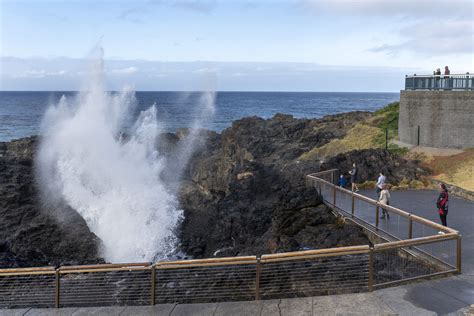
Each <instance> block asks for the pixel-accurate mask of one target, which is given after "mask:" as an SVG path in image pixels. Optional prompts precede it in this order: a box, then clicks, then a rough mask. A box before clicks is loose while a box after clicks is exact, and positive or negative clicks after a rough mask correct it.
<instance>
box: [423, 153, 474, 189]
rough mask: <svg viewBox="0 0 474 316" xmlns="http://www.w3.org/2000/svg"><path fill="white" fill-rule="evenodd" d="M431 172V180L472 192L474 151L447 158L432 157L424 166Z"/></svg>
mask: <svg viewBox="0 0 474 316" xmlns="http://www.w3.org/2000/svg"><path fill="white" fill-rule="evenodd" d="M425 165H426V167H428V168H430V169H431V170H433V174H434V176H433V178H434V179H437V180H441V181H444V182H447V183H450V184H454V185H456V186H458V187H461V188H463V189H466V190H470V191H474V149H468V150H466V151H465V152H463V153H461V154H458V155H454V156H448V157H436V156H435V157H434V158H433V160H431V161H430V162H428V163H426V164H425Z"/></svg>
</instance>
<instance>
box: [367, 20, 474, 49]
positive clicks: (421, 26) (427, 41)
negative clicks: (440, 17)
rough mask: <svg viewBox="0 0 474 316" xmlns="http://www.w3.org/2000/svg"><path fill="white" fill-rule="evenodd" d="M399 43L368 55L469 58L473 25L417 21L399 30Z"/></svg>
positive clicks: (463, 21)
mask: <svg viewBox="0 0 474 316" xmlns="http://www.w3.org/2000/svg"><path fill="white" fill-rule="evenodd" d="M400 36H401V37H402V38H403V40H402V41H401V42H400V43H397V44H387V43H385V44H382V45H379V46H375V47H373V48H371V49H369V51H372V52H385V53H388V54H389V55H397V54H398V53H400V52H402V51H411V52H415V53H419V54H422V55H428V56H432V55H433V54H438V55H457V54H473V52H474V47H473V45H474V44H473V38H474V30H473V22H472V21H471V20H444V21H439V22H437V23H436V24H433V23H426V21H420V22H417V23H414V24H411V25H409V26H406V27H404V28H402V29H401V30H400Z"/></svg>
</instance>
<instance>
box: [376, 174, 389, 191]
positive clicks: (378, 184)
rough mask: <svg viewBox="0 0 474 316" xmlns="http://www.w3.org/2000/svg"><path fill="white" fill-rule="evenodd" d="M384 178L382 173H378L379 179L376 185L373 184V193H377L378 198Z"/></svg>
mask: <svg viewBox="0 0 474 316" xmlns="http://www.w3.org/2000/svg"><path fill="white" fill-rule="evenodd" d="M385 181H386V178H385V176H384V175H383V173H382V172H380V173H379V177H378V179H377V183H376V184H375V192H376V193H377V197H379V196H380V191H382V190H383V185H384V184H385Z"/></svg>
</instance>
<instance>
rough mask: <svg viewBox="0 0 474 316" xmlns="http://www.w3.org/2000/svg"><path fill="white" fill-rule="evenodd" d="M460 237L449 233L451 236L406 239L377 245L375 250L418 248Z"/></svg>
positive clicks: (441, 235)
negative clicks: (422, 245) (418, 246)
mask: <svg viewBox="0 0 474 316" xmlns="http://www.w3.org/2000/svg"><path fill="white" fill-rule="evenodd" d="M457 237H458V235H457V234H454V233H449V234H440V235H433V236H427V237H418V238H412V239H405V240H400V241H392V242H387V243H382V244H375V245H374V250H376V251H377V250H385V249H392V248H401V247H409V246H416V245H421V244H429V243H432V242H437V241H441V240H451V239H456V238H457Z"/></svg>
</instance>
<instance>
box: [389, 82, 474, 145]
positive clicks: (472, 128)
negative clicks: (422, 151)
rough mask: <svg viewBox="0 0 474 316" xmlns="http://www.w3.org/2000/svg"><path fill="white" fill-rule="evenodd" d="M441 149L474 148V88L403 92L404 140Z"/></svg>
mask: <svg viewBox="0 0 474 316" xmlns="http://www.w3.org/2000/svg"><path fill="white" fill-rule="evenodd" d="M418 126H419V127H420V128H419V130H420V135H419V139H420V140H419V145H420V146H427V147H437V148H473V147H474V91H405V90H402V91H400V118H399V123H398V133H399V137H400V141H402V142H404V143H408V144H412V145H418Z"/></svg>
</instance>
